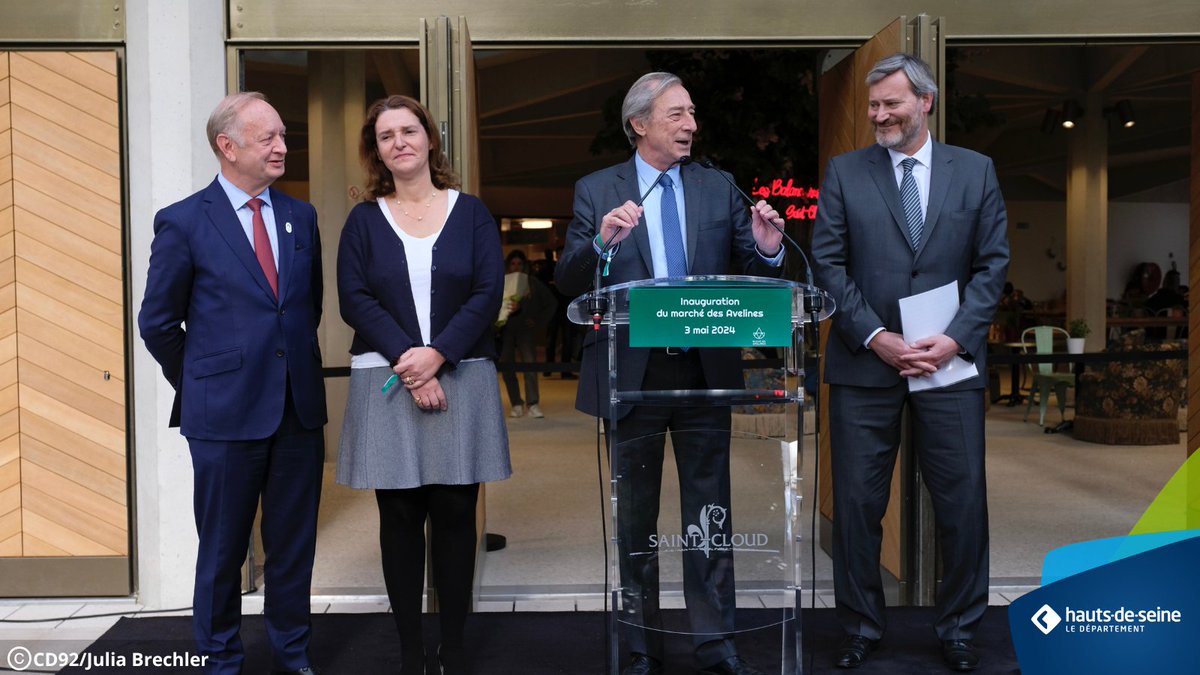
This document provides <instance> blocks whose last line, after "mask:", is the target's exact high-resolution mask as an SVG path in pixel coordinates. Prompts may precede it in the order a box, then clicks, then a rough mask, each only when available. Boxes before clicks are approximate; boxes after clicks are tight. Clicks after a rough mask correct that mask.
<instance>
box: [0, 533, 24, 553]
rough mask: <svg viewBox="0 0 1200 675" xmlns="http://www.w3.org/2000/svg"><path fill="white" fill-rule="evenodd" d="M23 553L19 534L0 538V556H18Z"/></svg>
mask: <svg viewBox="0 0 1200 675" xmlns="http://www.w3.org/2000/svg"><path fill="white" fill-rule="evenodd" d="M23 553H24V551H23V549H22V546H21V535H20V534H14V535H13V536H11V537H9V538H8V539H4V540H0V558H19V557H20V556H21V555H23Z"/></svg>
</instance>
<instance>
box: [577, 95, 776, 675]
mask: <svg viewBox="0 0 1200 675" xmlns="http://www.w3.org/2000/svg"><path fill="white" fill-rule="evenodd" d="M695 112H696V110H695V106H694V105H693V104H692V99H691V96H690V95H689V94H688V92H687V89H685V88H684V87H683V84H682V83H681V82H680V80H679V78H678V77H676V76H674V75H671V74H669V73H650V74H648V75H644V76H643V77H642V78H641V79H639V80H638V81H637V82H635V83H634V84H633V86H632V87H631V88H630V89H629V92H628V94H626V96H625V102H624V104H623V105H622V109H621V118H622V120H623V125H624V127H625V134H626V136H628V138H629V142H630V144H631V145H633V146H634V147H635V148H636V150H637V151H636V152H635V153H634V156H633V157H632V158H630V159H629V161H627V162H623V163H621V164H618V165H617V166H613V167H609V168H607V169H604V170H601V171H598V172H596V173H593V174H591V175H589V176H586V177H584V178H582V179H581V180H580V181H579V182H578V183H577V184H576V185H575V207H574V208H575V217H574V220H572V222H571V224H570V226H569V228H568V229H567V242H566V246H565V247H564V251H563V257H562V260H561V261H560V262H559V264H558V266H557V267H556V269H555V282H556V283H557V285H558V287H559V289H560V290H561V291H562V292H563V293H564V294H567V295H570V296H575V295H581V294H583V293H585V292H587V291H589V290H591V289H592V285H593V283H594V279H595V272H596V266H597V265H598V264H604V265H605V267H606V270H607V274H606V275H605V276H604V277H603V278H602V279H603V280H602V283H603V284H605V285H608V284H620V283H624V282H628V281H636V280H640V279H652V278H656V277H681V276H686V275H697V274H736V273H744V274H755V275H762V276H776V277H777V276H779V275H780V273H781V272H782V267H781V265H782V262H783V248H782V246H781V241H782V235H781V234H780V231H779V230H777V229H776V228H775V226H773V225H772V223H774V224H775V225H782V223H783V219H782V218H781V217H780V216H779V214H778V213H777V212H776V211H775V209H773V208H771V207H770V206H769V205H768V204H767V203H766V202H763V201H760V202H758V203H757V204H756V205H755V206H754V208H753V209H750V210H749V211H747V209H746V207H745V206H744V205H743V204H742V202H741V201H740V197H739V195H738V194H737V192H736V191H735V190H734V189H733V188H732V187H731V184H730V183H729V182H727V181H726V179H724V178H722V177H721V176H719V175H717V173H716V171H715V170H713V169H706V168H702V167H699V166H697V165H695V164H688V163H685V162H681V161H680V160H681V158H683V157H688V156H690V153H691V150H692V137H693V135H694V134H695V133H696V116H695ZM681 164H683V166H680V165H681ZM643 193H646V194H647V197H646V200H645V202H644V203H643V204H642V205H641V206H639V205H638V201H639V197H640V196H641V195H642V194H643ZM606 245H608V246H610V247H611V248H609V249H608V250H607V251H605V247H606ZM602 252H603V254H604V257H605V258H607V259H608V260H607V262H606V263H602V262H601V261H600V257H601V253H602ZM621 339H622V344H619V345H618V349H620V350H621V355H620V359H619V360H618V372H617V380H618V386H619V387H620V389H622V390H639V389H641V390H674V389H740V388H742V386H743V384H742V373H741V369H740V368H739V365H738V361H739V359H740V356H739V351H738V350H737V349H688V350H680V349H678V348H671V349H632V348H630V347H629V345H628V336H627V335H625V336H622V338H621ZM607 354H608V335H607V333H606V332H603V331H589V332H588V335H587V338H586V339H585V341H584V346H583V357H582V370H581V374H580V380H579V390H578V396H577V398H576V404H575V406H576V408H578V409H579V410H581V411H583V412H585V413H587V414H589V415H594V416H596V417H602V418H605V421H606V427H605V428H606V431H607V430H609V429H610V428H611V426H610V423H611V420H609V419H608V418H609V415H610V410H609V395H608V357H607ZM617 416H618V419H619V420H620V424H619V427H618V431H617V433H616V436H617V437H616V438H611V437H610V438H609V439H608V440H609V442H610V443H616V446H615V447H616V448H617V450H616V453H615V454H616V457H615V458H614V460H613V461H614V462H615V463H616V467H617V472H618V474H619V475H620V476H621V480H620V481H619V484H618V487H617V495H618V523H619V528H620V531H619V532H618V533H617V534H618V541H619V543H620V549H621V554H622V555H621V582H622V586H623V587H624V596H623V606H622V617H621V621H622V624H623V626H624V627H625V628H626V631H625V636H624V642H625V644H626V646H628V647H629V651H630V656H629V662H628V664H627V665H626V667H625V668H624V670H623V671H622V673H623V675H652V674H654V673H662V672H663V634H664V628H663V625H662V619H661V613H660V612H659V599H658V557H657V554H654V553H651V552H650V551H649V548H648V542H649V541H650V539H651V538H652V537H653V535H655V534H656V533H657V529H656V524H657V521H658V510H659V495H660V491H661V481H662V463H663V451H664V435H665V433H666V432H667V431H670V432H671V434H672V436H671V441H672V447H673V448H674V450H675V460H676V464H677V466H678V470H679V485H680V501H681V508H682V510H683V513H684V514H687V515H691V517H693V518H694V517H696V516H695V515H694V514H699V513H700V512H701V510H702V509H705V508H707V507H709V506H710V505H719V506H722V507H724V508H726V509H728V506H729V492H730V487H729V429H730V412H729V408H727V407H726V408H696V407H687V406H679V407H672V406H622V407H621V409H619V410H618V411H617ZM634 439H636V440H634ZM724 527H725V529H726V531H732V518H731V517H730V518H729V519H727V520H726V521H725V523H724ZM632 552H645V553H647V554H646V555H633V556H631V555H630V554H631V553H632ZM683 574H684V597H685V600H686V603H687V608H688V626H687V627H686V628H685V629H683V630H685V631H686V632H689V633H691V634H692V635H693V646H694V649H695V654H696V660H697V662H698V663H699V664H700V666H701V668H702V670H701V671H700V672H701V673H706V674H709V675H760V674H761V671H760V670H758V669H757V668H755V667H753V666H751V665H750V664H749V663H747V661H746V660H744V659H742V658H741V657H740V656H739V655H738V653H737V649H736V647H735V645H734V642H733V631H734V610H735V606H734V579H733V557H732V552H730V551H713V552H712V554H711V556H710V555H706V554H705V553H704V552H702V551H700V550H695V551H685V552H684V553H683Z"/></svg>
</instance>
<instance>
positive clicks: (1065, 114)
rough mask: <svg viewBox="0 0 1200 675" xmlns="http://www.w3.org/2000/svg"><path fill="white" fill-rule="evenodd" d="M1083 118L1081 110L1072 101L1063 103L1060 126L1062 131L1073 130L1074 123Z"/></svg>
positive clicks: (1068, 100)
mask: <svg viewBox="0 0 1200 675" xmlns="http://www.w3.org/2000/svg"><path fill="white" fill-rule="evenodd" d="M1081 117H1083V108H1081V107H1079V104H1078V103H1076V102H1075V100H1074V99H1070V98H1069V99H1067V100H1065V101H1063V107H1062V125H1063V128H1064V129H1074V128H1075V123H1076V122H1077V121H1078V120H1079V119H1080V118H1081Z"/></svg>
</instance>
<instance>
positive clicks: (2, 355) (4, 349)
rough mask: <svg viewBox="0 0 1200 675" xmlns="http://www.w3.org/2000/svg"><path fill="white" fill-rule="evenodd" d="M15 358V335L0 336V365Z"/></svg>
mask: <svg viewBox="0 0 1200 675" xmlns="http://www.w3.org/2000/svg"><path fill="white" fill-rule="evenodd" d="M15 358H17V335H16V333H12V334H9V335H4V336H0V363H4V362H6V361H9V360H10V359H15Z"/></svg>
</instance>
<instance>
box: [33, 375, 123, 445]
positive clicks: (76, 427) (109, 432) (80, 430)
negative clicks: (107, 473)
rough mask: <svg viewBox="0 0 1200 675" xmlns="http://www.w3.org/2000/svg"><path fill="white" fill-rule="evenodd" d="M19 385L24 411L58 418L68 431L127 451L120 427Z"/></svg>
mask: <svg viewBox="0 0 1200 675" xmlns="http://www.w3.org/2000/svg"><path fill="white" fill-rule="evenodd" d="M19 386H20V388H21V392H20V393H21V410H22V413H24V411H26V410H28V411H29V412H31V413H33V414H35V415H40V416H41V417H44V418H47V419H52V420H57V421H58V424H59V426H61V427H62V428H64V429H66V430H67V431H70V432H72V433H74V434H78V435H80V436H83V437H84V438H90V439H92V441H94V442H95V443H96V444H97V445H100V446H101V447H104V448H108V449H109V450H111V451H112V452H114V453H116V452H124V451H125V433H124V432H123V431H121V430H120V429H117V428H115V427H113V426H111V425H108V424H105V423H103V422H101V421H99V420H96V419H93V418H91V417H88V416H86V415H78V414H76V411H75V410H73V409H72V408H71V407H70V406H68V405H65V404H63V403H62V402H61V401H58V400H56V399H54V398H52V397H50V396H46V395H45V394H43V393H42V392H40V391H38V390H36V389H33V388H31V387H28V386H26V385H24V384H21V385H19ZM22 428H23V427H22ZM58 447H62V446H58Z"/></svg>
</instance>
